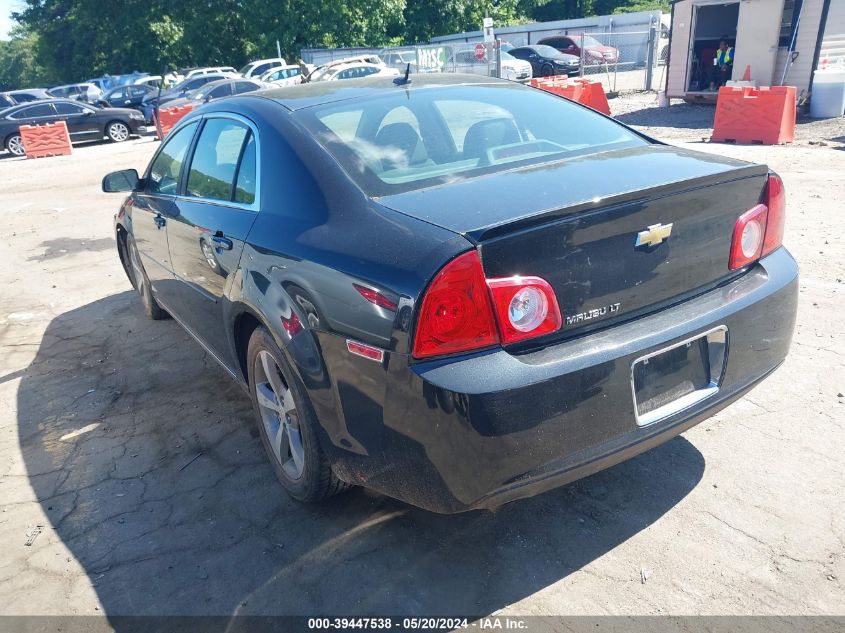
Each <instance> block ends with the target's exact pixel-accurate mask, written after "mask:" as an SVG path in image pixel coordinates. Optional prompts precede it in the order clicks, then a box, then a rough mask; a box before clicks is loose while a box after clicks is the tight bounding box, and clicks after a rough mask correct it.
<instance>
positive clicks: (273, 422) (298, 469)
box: [247, 326, 349, 501]
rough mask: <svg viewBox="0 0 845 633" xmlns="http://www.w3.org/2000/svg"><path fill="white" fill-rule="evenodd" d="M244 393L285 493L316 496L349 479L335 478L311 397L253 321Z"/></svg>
mask: <svg viewBox="0 0 845 633" xmlns="http://www.w3.org/2000/svg"><path fill="white" fill-rule="evenodd" d="M247 368H248V372H249V376H248V379H249V394H250V397H251V399H252V408H253V411H254V412H255V417H256V419H257V420H258V429H259V432H260V433H261V443H262V444H264V450H265V451H266V452H267V456H268V457H269V458H270V463H271V464H272V465H273V470H274V471H275V473H276V477H278V479H279V481H280V482H281V483H282V486H284V488H285V490H286V491H287V492H288V494H289V495H290V496H291V497H293V498H294V499H297V500H299V501H319V500H321V499H325V498H327V497H330V496H332V495H335V494H337V493H339V492H342V491H343V490H346V489H347V488H348V487H349V485H348V484H346V483H344V482H342V481H341V480H339V479H338V478H337V477H336V476H335V474H334V473H333V472H332V469H331V465H330V464H329V462H328V459H327V458H326V456H325V454H324V453H323V451H322V450H321V448H320V442H319V438H318V437H317V424H318V422H317V417H316V415H315V413H314V410H313V408H312V407H311V402H310V401H309V399H308V396H307V394H306V392H305V388H304V387H303V386H302V385H301V384H300V382H299V380H298V379H297V378H296V375H295V374H294V373H293V371H292V370H291V368H290V366H289V365H288V363H287V361H286V360H285V358H284V355H283V354H282V352H281V350H280V349H279V347H278V345H276V342H275V341H274V340H273V337H272V336H271V335H270V332H269V331H267V329H266V328H264V327H263V326H262V327H258V328H256V330H255V332H253V334H252V337H251V338H250V339H249V346H248V348H247Z"/></svg>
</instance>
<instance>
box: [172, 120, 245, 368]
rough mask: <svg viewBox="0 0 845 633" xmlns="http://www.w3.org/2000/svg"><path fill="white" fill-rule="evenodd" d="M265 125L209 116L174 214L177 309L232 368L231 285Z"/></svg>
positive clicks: (196, 332) (175, 304)
mask: <svg viewBox="0 0 845 633" xmlns="http://www.w3.org/2000/svg"><path fill="white" fill-rule="evenodd" d="M257 144H258V139H257V132H256V130H255V127H254V126H253V125H252V124H251V123H250V122H249V121H247V120H246V119H244V118H242V117H240V116H236V115H229V114H220V115H218V114H214V115H209V116H208V117H206V118H205V120H204V121H203V127H202V129H201V130H200V133H199V137H198V139H197V141H196V143H195V146H196V147H195V149H194V150H193V152H192V159H191V162H190V167H189V168H188V169H187V170H186V176H185V187H184V191H183V195H180V196H179V197H178V199H177V200H176V209H175V211H176V213H175V215H174V217H173V218H172V219H171V220H169V221H168V231H167V235H168V240H169V244H170V255H171V260H172V261H173V270H174V273H175V276H176V279H177V280H178V281H179V284H180V288H179V292H178V296H177V297H174V299H173V309H174V310H175V312H176V313H177V314H178V315H179V316H180V317H181V318H182V320H183V321H184V322H185V323H186V325H187V326H188V327H189V328H190V329H191V330H192V331H193V332H194V334H196V335H197V336H198V337H199V338H200V339H201V340H202V341H203V342H204V343H205V344H206V345H207V346H208V347H209V348H210V349H211V350H212V351H213V352H214V353H215V354H216V355H217V357H218V358H219V359H220V360H221V361H222V362H224V363H225V364H226V365H227V366H229V367H230V368H231V369H233V370H234V369H235V367H234V365H233V359H232V358H231V355H230V354H229V353H228V342H227V341H228V339H227V332H226V328H225V326H224V323H225V320H224V314H225V311H226V290H227V289H228V288H229V286H230V284H231V281H232V276H233V275H234V273H235V271H236V270H237V267H238V261H239V259H240V256H241V252H242V250H243V246H244V240H246V237H247V234H248V233H249V230H250V228H252V224H253V222H254V221H255V217H256V213H257V211H258V190H257V179H256V175H257V173H258V171H257V156H258V152H257V149H258V148H257Z"/></svg>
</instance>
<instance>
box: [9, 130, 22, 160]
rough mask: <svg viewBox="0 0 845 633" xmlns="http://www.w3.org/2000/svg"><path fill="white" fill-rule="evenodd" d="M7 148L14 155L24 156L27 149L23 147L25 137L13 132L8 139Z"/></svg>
mask: <svg viewBox="0 0 845 633" xmlns="http://www.w3.org/2000/svg"><path fill="white" fill-rule="evenodd" d="M6 149H7V150H9V153H10V154H13V155H14V156H23V155H24V154H26V150H25V149H24V147H23V137H22V136H21V135H20V134H12V135H11V136H9V138H7V139H6Z"/></svg>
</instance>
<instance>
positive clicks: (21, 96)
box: [6, 88, 53, 103]
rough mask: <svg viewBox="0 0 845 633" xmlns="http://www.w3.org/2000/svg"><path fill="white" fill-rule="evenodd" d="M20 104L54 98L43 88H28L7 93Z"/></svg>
mask: <svg viewBox="0 0 845 633" xmlns="http://www.w3.org/2000/svg"><path fill="white" fill-rule="evenodd" d="M6 94H7V95H9V96H10V97H12V99H14V100H15V101H17V102H18V103H28V102H29V101H38V100H39V99H52V98H53V96H52V95H51V94H50V93H49V92H47V91H46V90H44V89H43V88H26V89H23V90H10V91H9V92H7V93H6Z"/></svg>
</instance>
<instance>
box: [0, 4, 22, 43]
mask: <svg viewBox="0 0 845 633" xmlns="http://www.w3.org/2000/svg"><path fill="white" fill-rule="evenodd" d="M21 9H23V2H22V1H21V0H0V40H7V39H9V31H10V30H11V28H12V26H14V22H12V19H11V18H10V17H9V14H10V13H11V12H12V11H20V10H21Z"/></svg>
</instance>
